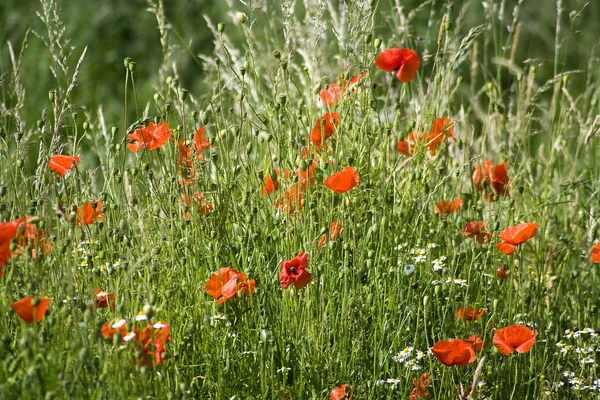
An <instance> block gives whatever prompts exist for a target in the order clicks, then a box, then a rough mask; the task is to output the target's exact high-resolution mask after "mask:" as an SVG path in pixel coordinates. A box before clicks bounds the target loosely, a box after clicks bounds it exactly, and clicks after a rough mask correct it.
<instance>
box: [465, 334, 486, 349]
mask: <svg viewBox="0 0 600 400" xmlns="http://www.w3.org/2000/svg"><path fill="white" fill-rule="evenodd" d="M467 342H469V343H471V344H472V345H473V349H474V350H475V351H480V350H481V349H482V347H483V345H484V344H485V343H486V341H485V340H481V336H480V335H472V336H470V337H469V338H468V339H467Z"/></svg>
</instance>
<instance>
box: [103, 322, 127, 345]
mask: <svg viewBox="0 0 600 400" xmlns="http://www.w3.org/2000/svg"><path fill="white" fill-rule="evenodd" d="M126 324H127V321H126V320H124V319H115V320H110V321H107V322H105V323H104V325H102V328H100V333H101V334H102V337H103V338H104V339H108V340H113V338H114V336H115V334H117V333H119V334H120V335H121V339H122V340H123V338H124V337H125V336H127V328H126V327H125V325H126ZM123 341H124V340H123Z"/></svg>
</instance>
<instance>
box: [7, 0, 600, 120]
mask: <svg viewBox="0 0 600 400" xmlns="http://www.w3.org/2000/svg"><path fill="white" fill-rule="evenodd" d="M164 3H165V4H164V5H165V10H166V16H167V20H168V22H169V23H170V24H171V25H172V28H173V31H172V32H171V36H170V40H171V44H172V45H176V46H178V48H177V50H176V52H175V53H174V55H173V57H174V59H173V61H174V62H176V63H177V69H178V73H179V75H180V79H181V83H182V85H183V87H186V88H187V89H188V90H189V91H190V92H192V93H194V95H195V96H197V97H201V96H202V93H203V90H207V89H208V88H209V85H210V82H209V81H208V82H207V80H206V79H205V76H204V73H203V70H202V65H201V63H200V62H199V61H198V58H197V57H192V54H194V55H198V54H210V53H211V52H212V50H213V47H214V44H213V36H212V34H211V32H210V30H209V29H208V27H207V24H206V22H205V19H204V17H203V15H207V16H208V17H210V18H211V19H212V20H213V21H214V22H215V23H216V22H218V21H223V22H225V23H226V24H229V25H228V26H232V25H233V21H232V20H231V16H230V15H227V12H228V11H229V6H228V4H227V3H226V2H225V1H206V0H167V1H165V2H164ZM298 3H300V4H297V8H298V9H299V12H302V10H301V9H302V4H301V3H302V2H298ZM335 3H340V1H337V2H335ZM393 3H394V1H389V0H383V1H381V2H380V4H379V6H378V13H377V15H376V21H377V23H376V26H377V28H376V29H377V31H376V33H377V34H378V35H380V36H381V37H382V38H384V39H387V38H389V37H390V28H391V27H390V23H389V21H390V20H391V16H392V15H393V14H392V13H393V12H394V11H393V8H392V5H393ZM483 3H487V4H488V5H489V7H493V8H496V11H499V10H500V7H504V16H505V21H503V22H504V24H505V26H502V24H499V26H495V27H494V29H497V30H498V32H499V33H500V34H502V36H503V37H506V29H507V26H508V25H509V24H510V22H511V20H512V10H513V8H514V6H515V4H516V3H517V0H507V1H500V0H488V1H484V2H481V1H472V2H462V1H455V2H454V3H451V2H450V3H449V2H446V1H431V2H426V4H425V6H423V2H421V1H417V0H410V1H408V0H403V1H402V2H401V4H402V6H403V7H404V10H405V12H409V11H410V10H413V9H414V8H416V7H419V6H422V8H421V11H420V12H419V14H418V15H417V17H416V18H415V22H417V23H416V24H414V26H413V29H414V32H412V34H414V35H415V36H418V37H421V38H423V40H424V41H423V42H422V43H423V44H424V47H426V48H427V50H428V51H432V47H434V45H435V40H436V39H435V38H436V37H437V31H438V29H439V26H428V24H427V21H428V20H429V19H430V18H431V16H432V15H433V16H438V17H439V18H438V20H441V15H442V14H443V13H445V12H447V11H448V9H450V10H451V12H452V13H453V14H458V12H459V10H460V8H461V7H462V6H463V5H468V7H467V10H468V12H467V13H466V15H465V19H464V20H465V29H463V31H464V32H461V34H462V35H465V34H466V33H467V29H468V28H469V27H472V26H475V25H479V24H483V23H486V22H487V21H486V17H485V12H484V8H483V5H482V4H483ZM561 3H562V6H563V12H562V17H561V21H560V22H561V29H562V31H563V32H562V33H563V38H567V37H568V40H567V39H564V40H562V41H561V42H560V43H559V44H560V45H561V50H562V54H561V55H560V57H559V60H560V65H559V66H558V71H562V70H563V69H565V70H571V69H585V68H586V66H587V63H588V62H589V58H590V56H593V57H595V56H596V50H597V46H598V44H599V38H600V24H598V23H597V21H599V20H600V1H596V0H593V1H585V0H564V1H562V2H561ZM57 4H58V5H59V7H60V8H61V19H62V21H63V22H64V24H65V27H66V32H65V35H66V37H67V38H69V40H70V45H71V46H72V47H73V48H74V50H73V55H72V57H71V63H72V65H71V71H72V70H73V69H74V66H75V64H76V62H77V59H78V58H79V56H80V54H81V52H82V50H83V48H84V47H85V46H86V45H87V46H88V52H87V55H86V59H85V61H84V64H83V68H82V71H81V75H80V80H79V86H78V89H77V90H76V92H75V94H74V102H75V103H77V104H79V105H81V106H82V107H85V108H87V109H89V110H94V109H95V108H96V107H97V106H98V105H99V104H103V107H104V111H105V114H106V116H107V119H109V121H107V123H109V124H118V123H119V121H113V119H118V118H121V117H122V115H123V113H122V107H123V90H124V89H123V87H124V77H125V70H124V67H123V59H124V58H125V57H131V58H132V59H133V60H135V61H136V62H137V70H136V83H137V87H138V90H139V97H140V103H141V104H142V105H144V104H145V103H146V102H148V101H150V100H151V99H152V94H153V93H154V89H153V87H155V86H156V85H157V79H158V68H159V66H160V64H161V61H162V51H161V47H160V41H159V33H158V30H157V23H156V18H155V16H154V15H153V14H152V13H150V12H148V11H147V8H148V5H147V3H146V1H145V0H127V1H122V0H104V1H95V0H94V1H91V0H57ZM232 4H233V6H234V7H239V8H237V9H236V10H240V11H244V12H247V7H246V6H245V5H244V4H242V3H241V2H239V1H237V0H235V1H234V0H232ZM269 4H272V7H270V8H271V9H272V10H280V7H279V5H278V4H279V2H273V1H270V3H269ZM586 4H587V6H586V7H585V9H584V11H583V12H582V13H581V15H580V16H579V17H578V18H572V17H573V15H575V14H573V13H576V12H577V11H579V10H581V9H582V8H583V7H584V5H586ZM41 9H42V7H41V4H40V2H39V1H35V0H2V1H0V75H1V74H4V73H7V72H8V73H10V69H11V65H10V56H9V51H8V47H7V42H10V43H12V45H13V46H14V48H15V51H16V52H17V53H18V51H19V50H20V47H21V42H22V40H23V38H24V36H25V32H26V31H27V29H28V28H31V29H32V33H33V32H35V33H37V34H39V35H40V36H42V37H45V36H46V28H45V26H44V24H43V23H42V22H41V20H40V18H38V16H37V15H36V12H40V11H41ZM556 10H557V2H556V1H555V0H535V1H524V3H523V8H522V10H521V20H522V21H527V23H524V24H523V26H522V29H521V38H520V43H519V47H518V52H517V57H516V60H517V65H522V62H523V61H524V60H526V59H530V58H531V59H535V62H536V64H537V65H538V66H539V67H538V70H539V73H538V77H539V78H540V80H542V82H543V80H546V79H549V78H551V77H552V76H553V73H554V65H553V64H554V48H555V41H554V37H555V30H556V15H557V11H556ZM455 17H456V16H455ZM273 18H278V16H277V15H275V16H273ZM419 22H422V23H419ZM496 23H497V21H496ZM502 30H503V32H502ZM259 31H260V30H259ZM569 31H571V32H572V34H571V35H567V33H568V32H569ZM227 33H228V34H233V37H234V39H235V38H236V37H237V38H238V39H240V40H242V35H241V32H239V31H238V32H236V31H235V29H231V30H228V31H227ZM277 34H281V33H280V32H279V33H277V32H275V33H274V35H277ZM332 38H333V36H332ZM503 44H504V43H502V44H501V45H503ZM240 45H242V43H240ZM299 45H301V43H300V44H299ZM398 45H402V44H401V43H398ZM492 45H493V44H492V43H489V46H492ZM509 45H510V43H509ZM567 50H568V52H567ZM269 56H270V55H269ZM50 65H52V59H51V57H50V54H49V52H48V50H47V49H46V48H45V46H44V43H43V42H42V41H41V40H40V39H39V37H37V35H34V34H32V35H30V37H29V41H28V49H27V52H26V53H25V58H24V62H23V67H22V83H23V85H24V87H25V88H26V90H27V103H26V104H25V106H24V108H23V110H22V116H23V119H24V120H26V121H28V122H27V126H31V124H32V123H33V121H35V120H37V119H39V118H40V115H41V112H42V109H44V108H45V107H49V102H48V94H47V93H48V91H49V90H51V89H52V88H53V87H56V86H57V83H56V81H55V79H54V77H53V76H52V74H51V72H50V69H49V66H50ZM464 78H465V80H468V76H465V77H464ZM584 82H585V80H584V79H583V78H581V79H579V85H581V86H582V87H583V85H584V84H585V83H584ZM62 84H64V83H61V85H62ZM4 96H6V95H4ZM3 100H4V101H6V100H7V99H6V98H4V99H3Z"/></svg>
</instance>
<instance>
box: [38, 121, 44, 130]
mask: <svg viewBox="0 0 600 400" xmlns="http://www.w3.org/2000/svg"><path fill="white" fill-rule="evenodd" d="M37 127H38V129H42V128H43V127H44V121H42V120H41V119H38V120H37Z"/></svg>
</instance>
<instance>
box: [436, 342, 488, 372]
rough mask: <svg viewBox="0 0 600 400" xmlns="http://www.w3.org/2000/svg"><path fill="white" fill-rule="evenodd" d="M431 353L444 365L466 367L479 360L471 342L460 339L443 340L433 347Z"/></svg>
mask: <svg viewBox="0 0 600 400" xmlns="http://www.w3.org/2000/svg"><path fill="white" fill-rule="evenodd" d="M431 352H432V353H433V355H434V356H435V358H437V359H438V360H439V361H440V362H441V363H442V364H444V365H446V366H448V367H450V366H453V365H460V366H465V365H467V364H470V363H472V362H473V361H475V359H476V358H477V357H476V356H475V349H474V348H473V345H472V344H471V343H470V342H467V341H466V340H460V339H452V340H442V341H439V342H437V343H435V344H434V345H433V347H432V348H431Z"/></svg>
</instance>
